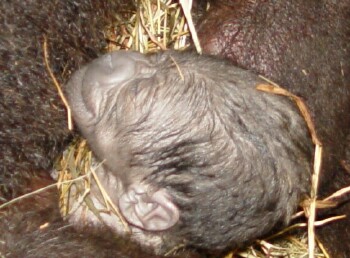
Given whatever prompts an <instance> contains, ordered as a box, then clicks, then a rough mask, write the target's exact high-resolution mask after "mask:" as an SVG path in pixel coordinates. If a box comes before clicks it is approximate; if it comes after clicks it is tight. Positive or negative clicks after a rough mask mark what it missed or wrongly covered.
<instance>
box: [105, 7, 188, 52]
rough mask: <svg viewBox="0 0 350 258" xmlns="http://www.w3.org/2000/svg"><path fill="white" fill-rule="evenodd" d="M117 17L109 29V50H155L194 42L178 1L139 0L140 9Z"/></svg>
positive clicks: (179, 47) (173, 47)
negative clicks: (191, 40) (191, 39)
mask: <svg viewBox="0 0 350 258" xmlns="http://www.w3.org/2000/svg"><path fill="white" fill-rule="evenodd" d="M186 7H187V8H190V7H188V6H186ZM115 18H116V20H117V22H116V23H115V24H113V25H112V26H110V27H109V28H106V38H107V39H108V41H109V46H108V51H115V50H121V49H124V50H135V51H139V52H141V53H151V52H156V51H159V50H166V49H169V48H172V49H175V50H184V49H186V48H187V47H188V46H189V45H190V33H189V29H188V27H189V26H188V23H187V22H186V19H185V15H184V14H183V11H182V9H181V5H180V4H179V3H177V2H175V1H171V0H153V1H151V0H139V1H137V9H136V11H129V12H126V13H124V14H123V15H119V16H116V17H115ZM192 27H193V28H194V26H193V24H192Z"/></svg>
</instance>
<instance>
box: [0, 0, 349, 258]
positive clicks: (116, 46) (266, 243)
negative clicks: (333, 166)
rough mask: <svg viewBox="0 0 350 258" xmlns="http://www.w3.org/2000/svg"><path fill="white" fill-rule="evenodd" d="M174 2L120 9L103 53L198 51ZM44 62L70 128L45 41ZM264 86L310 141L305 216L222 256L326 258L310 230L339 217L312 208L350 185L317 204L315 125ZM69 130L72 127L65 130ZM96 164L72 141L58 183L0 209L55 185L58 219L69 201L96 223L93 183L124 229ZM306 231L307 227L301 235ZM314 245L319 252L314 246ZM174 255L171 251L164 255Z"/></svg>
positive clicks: (183, 8)
mask: <svg viewBox="0 0 350 258" xmlns="http://www.w3.org/2000/svg"><path fill="white" fill-rule="evenodd" d="M179 2H180V3H177V2H175V1H171V0H153V1H151V0H139V1H137V8H136V10H125V11H124V10H122V12H121V14H120V15H119V16H116V17H115V18H116V20H117V22H116V23H115V24H112V25H111V26H109V27H108V28H106V29H105V35H106V38H107V40H108V42H109V44H108V47H107V49H106V51H108V52H111V51H115V50H122V49H123V50H135V51H139V52H141V53H149V52H155V51H159V50H165V49H169V48H172V49H176V50H183V49H185V48H187V47H188V46H189V45H190V38H191V36H192V40H194V41H195V45H196V47H197V51H198V52H199V53H200V52H201V50H200V46H199V42H196V41H198V39H196V32H195V29H194V26H193V22H192V18H191V13H190V9H191V2H190V1H182V0H180V1H179ZM44 55H45V56H44V61H45V64H46V67H47V70H48V72H49V74H50V77H51V79H52V80H53V82H54V85H55V86H56V88H57V89H58V92H59V95H60V96H61V98H62V101H63V102H64V103H65V105H66V107H67V110H68V121H69V122H68V123H69V124H70V125H71V116H70V109H69V106H68V104H67V103H66V101H65V98H64V96H63V94H62V93H60V91H61V90H60V88H61V87H60V86H59V84H58V83H57V80H55V77H54V75H53V73H52V72H51V69H50V64H49V63H48V53H47V47H46V39H45V40H44ZM267 82H268V84H263V85H258V87H257V88H258V90H262V91H265V92H270V93H273V94H280V95H284V96H287V97H289V98H291V99H292V100H294V101H295V103H296V105H297V106H298V107H299V109H300V112H301V114H302V115H303V116H304V119H305V121H306V123H307V125H308V127H309V130H310V134H311V137H312V139H313V142H314V144H315V146H316V147H315V161H314V173H313V175H312V187H311V192H310V198H309V199H308V200H306V201H304V202H303V203H302V206H303V208H304V211H301V212H298V213H296V214H295V215H294V216H293V218H300V217H302V216H305V220H308V222H307V223H306V222H305V223H294V224H292V225H291V226H289V227H287V228H285V229H283V230H281V231H280V232H278V233H277V234H275V235H273V236H271V237H269V238H267V239H263V240H258V241H256V242H255V243H254V244H253V245H251V246H250V247H248V248H246V249H244V250H234V251H232V252H230V253H229V254H227V255H226V256H225V258H230V257H253V258H260V257H261V258H262V257H276V258H277V257H291V258H293V257H307V256H309V257H329V256H328V254H327V253H326V251H325V250H324V248H323V246H322V243H320V242H319V241H318V240H317V238H316V237H315V234H314V228H315V226H322V225H323V224H325V223H329V222H331V221H334V220H337V219H342V218H343V216H338V217H333V218H329V219H326V220H324V221H315V215H316V211H317V209H320V208H332V207H335V206H336V203H335V202H334V201H333V200H334V199H335V198H337V197H339V196H341V195H344V194H346V193H348V192H350V186H349V187H346V188H343V189H340V190H338V191H337V192H335V193H334V194H332V195H331V196H329V197H327V198H325V199H324V200H317V188H318V178H319V171H320V166H321V160H322V144H321V142H320V141H319V140H318V138H317V136H316V133H315V127H314V125H313V123H312V120H311V119H310V115H309V112H308V111H307V108H306V106H305V104H303V102H302V100H301V99H300V98H297V97H296V96H294V95H292V94H291V93H289V92H287V91H285V90H283V89H282V88H281V87H279V86H278V85H276V84H274V83H273V82H271V81H268V80H267ZM70 128H71V126H70ZM99 165H101V164H96V163H95V162H94V160H93V158H92V153H91V151H90V150H89V148H88V145H87V143H86V141H85V140H83V139H76V140H75V141H73V142H72V144H71V145H70V146H69V147H68V148H67V149H66V151H65V152H64V153H63V154H62V158H61V159H60V161H59V162H58V163H57V164H56V166H55V168H56V170H57V171H58V172H59V178H58V182H57V183H56V184H53V185H49V186H47V187H45V188H42V189H39V190H37V191H34V192H31V193H28V194H26V195H23V196H21V197H18V198H16V199H13V200H11V201H9V202H7V203H4V204H2V205H1V206H0V209H4V208H6V207H7V206H9V205H11V204H13V203H16V202H17V201H19V200H22V199H25V198H28V197H30V196H33V195H35V194H38V193H40V192H42V191H45V190H46V189H48V188H52V187H57V188H58V189H59V192H60V200H59V204H60V209H61V214H62V215H63V217H65V216H67V215H68V214H70V213H71V212H72V210H71V205H70V202H71V201H72V198H73V199H75V200H78V202H79V203H81V204H82V205H84V207H85V208H86V209H89V210H91V211H92V212H93V213H94V215H95V216H96V217H97V218H98V219H100V220H101V215H100V213H101V212H102V211H101V210H99V209H97V208H96V207H94V204H93V202H92V200H91V198H90V186H91V182H92V181H95V182H96V184H97V185H98V187H99V191H100V192H101V194H102V196H103V200H104V205H105V207H104V211H103V212H106V211H107V212H111V213H114V214H115V215H117V216H119V218H120V219H121V221H122V223H123V224H124V226H125V228H126V229H127V228H128V225H127V223H126V222H125V220H124V218H123V216H121V215H120V214H119V210H118V208H117V207H116V206H115V205H114V204H113V202H112V201H111V198H110V197H109V196H108V194H107V193H106V191H105V190H104V189H103V186H102V185H101V183H100V182H99V179H98V177H97V175H96V173H95V172H94V168H96V167H98V166H99ZM305 227H308V231H307V233H306V230H305ZM315 243H317V245H318V247H319V248H318V249H317V247H316V246H315ZM171 253H173V251H170V252H169V254H171Z"/></svg>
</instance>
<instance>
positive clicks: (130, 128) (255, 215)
mask: <svg viewBox="0 0 350 258" xmlns="http://www.w3.org/2000/svg"><path fill="white" fill-rule="evenodd" d="M261 83H266V82H264V81H262V80H261V79H260V78H259V77H258V76H257V75H255V74H253V73H251V72H248V71H245V70H243V69H240V68H237V67H235V66H232V65H231V64H229V63H228V62H226V61H224V60H221V59H217V58H214V57H208V56H198V55H197V54H195V53H188V52H184V53H180V52H170V51H169V52H162V53H158V54H153V55H142V54H139V53H135V52H114V53H110V54H107V55H104V56H102V57H100V58H98V59H96V60H95V61H93V62H91V63H90V64H88V65H87V66H84V67H83V68H81V69H80V70H79V71H77V72H76V73H75V74H74V75H73V76H72V78H71V80H70V81H69V82H68V83H67V85H66V87H65V91H66V94H67V97H68V101H69V104H70V107H71V109H72V112H73V118H74V120H75V122H76V125H77V126H78V128H79V130H80V132H81V133H82V135H83V136H84V137H85V138H86V139H87V141H88V143H89V145H90V147H91V149H92V151H93V153H94V154H95V157H96V160H97V162H99V161H103V163H102V165H100V166H99V167H98V169H97V174H98V176H99V178H100V180H101V182H102V184H103V186H104V187H105V188H106V190H107V192H108V193H109V194H110V196H111V198H112V200H113V202H114V203H115V204H117V205H118V206H119V209H120V210H121V213H122V215H123V216H124V218H125V219H126V220H127V222H128V223H129V226H130V228H131V238H133V239H135V240H137V241H139V242H140V243H141V244H143V245H146V246H149V247H151V248H153V249H154V250H155V251H156V252H157V253H164V252H166V251H168V250H169V249H170V248H172V247H174V246H177V245H179V244H186V245H188V246H192V247H196V248H204V249H212V250H213V249H219V250H222V249H225V248H234V247H240V246H243V245H245V244H247V243H249V242H251V241H253V240H254V239H256V238H259V237H261V236H263V235H265V234H267V233H268V232H270V231H271V230H273V229H275V228H277V227H279V226H281V225H286V224H288V223H289V222H290V220H291V216H292V214H293V213H294V212H295V211H296V208H297V205H298V203H299V202H300V201H301V199H303V198H304V197H305V196H306V195H307V193H308V192H309V185H310V171H311V163H312V143H311V139H310V136H309V132H308V129H307V127H306V125H305V122H304V119H303V118H302V117H301V116H300V113H299V111H298V109H297V108H296V105H295V103H293V102H292V101H290V100H289V99H288V98H286V97H281V96H276V95H273V94H270V93H263V92H260V91H258V90H256V86H257V85H258V84H261ZM95 188H96V186H93V187H92V190H91V197H92V199H93V201H94V204H95V206H96V207H100V203H101V196H99V194H98V193H97V191H96V189H95ZM73 206H74V207H75V209H73V210H74V211H75V212H73V213H72V214H70V215H69V216H68V219H69V221H70V222H71V223H72V224H74V225H75V226H76V227H77V228H81V229H83V228H86V227H89V226H90V227H94V228H99V227H100V226H101V225H102V224H105V225H107V226H108V227H109V228H111V229H112V230H113V231H115V232H117V233H118V234H125V229H124V228H123V227H122V226H121V223H120V221H119V219H118V218H117V217H116V216H114V215H110V214H106V215H104V217H103V223H102V222H101V221H99V220H98V219H97V218H95V217H94V216H93V214H92V213H88V214H84V216H85V217H84V220H82V219H81V218H82V216H83V214H82V210H83V208H82V207H80V208H79V204H78V203H74V204H73ZM101 227H102V226H101Z"/></svg>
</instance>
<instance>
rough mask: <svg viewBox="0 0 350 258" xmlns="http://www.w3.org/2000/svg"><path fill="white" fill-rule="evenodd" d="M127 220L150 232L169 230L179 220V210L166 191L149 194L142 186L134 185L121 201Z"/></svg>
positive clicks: (120, 204) (161, 190) (122, 210)
mask: <svg viewBox="0 0 350 258" xmlns="http://www.w3.org/2000/svg"><path fill="white" fill-rule="evenodd" d="M119 207H120V211H121V213H122V214H123V215H124V217H125V219H126V220H127V221H128V222H129V223H130V224H133V225H135V226H137V227H139V228H141V229H144V230H148V231H161V230H167V229H169V228H171V227H172V226H174V225H175V224H176V223H177V222H178V220H179V209H178V208H177V207H176V205H175V204H174V203H173V202H172V200H171V198H170V196H169V194H168V193H167V192H166V190H165V189H160V190H158V191H156V192H153V193H148V192H147V188H146V187H145V186H144V185H142V184H137V185H132V186H131V187H129V189H128V190H127V191H126V192H125V193H124V194H123V195H122V196H121V198H120V199H119Z"/></svg>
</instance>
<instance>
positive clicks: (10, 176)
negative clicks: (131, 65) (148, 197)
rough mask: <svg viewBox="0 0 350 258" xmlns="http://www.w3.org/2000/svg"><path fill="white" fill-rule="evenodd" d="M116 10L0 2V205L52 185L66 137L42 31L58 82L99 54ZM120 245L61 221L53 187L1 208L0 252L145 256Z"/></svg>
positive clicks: (109, 4) (85, 4)
mask: <svg viewBox="0 0 350 258" xmlns="http://www.w3.org/2000/svg"><path fill="white" fill-rule="evenodd" d="M119 9H120V5H119V4H117V3H114V2H113V1H100V0H98V1H94V0H91V1H89V0H86V1H84V0H82V1H44V2H43V1H17V0H9V1H8V0H4V1H1V2H0V25H1V31H0V70H1V72H0V116H1V118H0V120H1V121H0V203H4V202H6V201H8V200H10V199H11V198H14V197H17V196H18V195H20V194H23V193H26V192H29V191H32V190H36V189H38V188H41V187H44V186H46V185H48V184H52V183H53V180H52V179H50V178H49V176H48V175H49V171H50V170H51V169H52V164H53V161H54V158H55V157H56V156H57V155H58V153H59V152H60V151H61V148H62V147H63V146H64V145H65V144H66V143H67V139H68V138H69V132H68V130H67V123H66V115H65V111H64V108H63V106H62V103H61V100H60V99H59V97H58V94H57V90H56V89H55V88H54V85H53V83H52V81H51V79H50V77H49V76H48V73H47V71H46V68H45V66H44V58H43V40H44V36H46V39H47V42H48V52H49V60H50V63H51V68H52V70H53V72H54V74H55V76H56V77H57V79H58V81H59V82H60V83H64V82H65V81H66V79H67V78H68V77H69V75H70V73H71V71H72V70H76V69H77V68H79V67H80V66H81V65H82V64H83V63H85V62H87V61H89V60H91V59H93V58H95V57H97V56H98V55H99V54H100V53H101V52H102V50H103V48H104V45H103V44H104V35H103V33H102V32H103V30H104V29H105V26H107V25H109V24H110V23H111V22H112V14H113V13H111V12H112V11H113V12H116V11H118V10H119ZM46 222H48V223H49V224H48V225H49V226H48V227H46V228H45V229H42V230H40V229H39V226H40V225H43V224H45V223H46ZM105 235H107V236H108V232H106V234H105ZM110 238H111V237H109V239H110ZM120 242H121V243H118V242H117V241H114V239H113V241H109V242H108V241H106V239H105V238H104V239H103V240H102V239H100V238H89V237H87V236H84V235H81V234H78V233H76V232H75V231H74V230H72V228H71V227H70V226H68V225H64V224H63V222H62V220H61V218H60V214H59V211H58V196H57V193H56V190H55V189H54V190H52V191H51V192H48V193H44V194H41V195H38V196H36V197H34V198H29V199H25V200H23V201H21V203H19V204H15V205H12V206H11V207H10V208H6V209H2V210H0V256H1V257H145V254H144V252H143V251H141V250H140V249H138V247H137V246H135V245H133V244H130V243H128V244H124V243H122V240H120Z"/></svg>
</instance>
